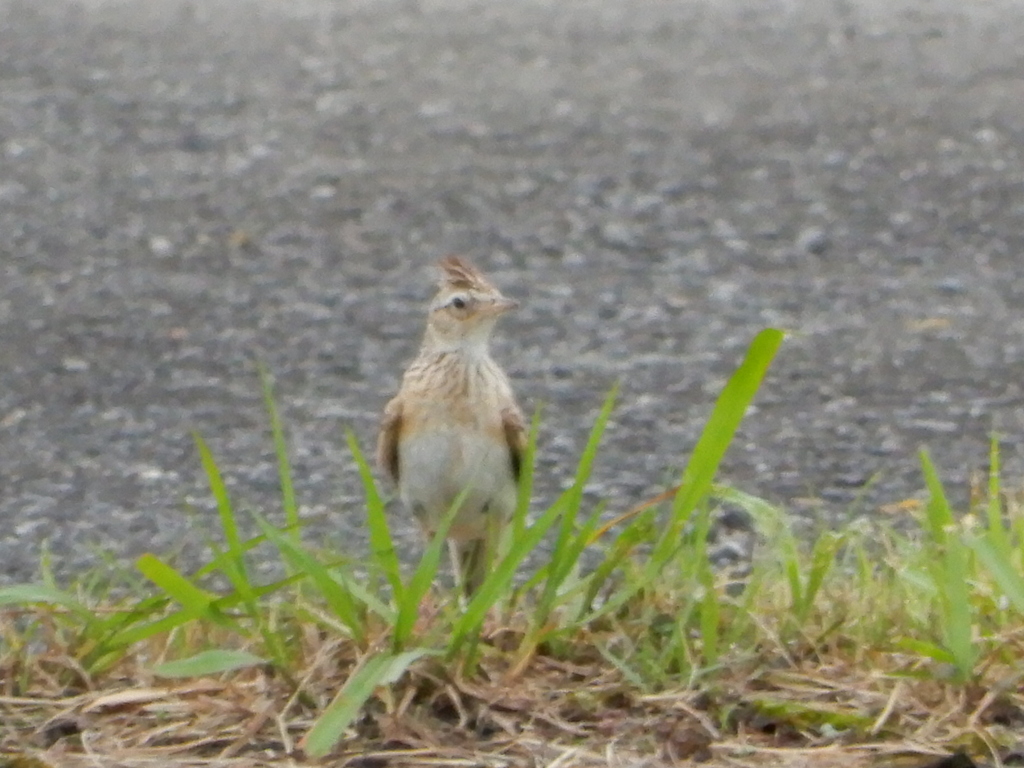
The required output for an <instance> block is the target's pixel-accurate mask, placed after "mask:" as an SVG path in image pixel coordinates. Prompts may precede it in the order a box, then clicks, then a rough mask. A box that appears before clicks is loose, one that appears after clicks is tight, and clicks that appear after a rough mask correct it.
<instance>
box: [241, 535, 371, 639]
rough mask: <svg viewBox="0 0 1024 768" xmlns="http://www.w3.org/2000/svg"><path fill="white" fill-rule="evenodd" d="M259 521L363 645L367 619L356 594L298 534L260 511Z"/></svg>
mask: <svg viewBox="0 0 1024 768" xmlns="http://www.w3.org/2000/svg"><path fill="white" fill-rule="evenodd" d="M254 517H255V519H256V524H257V525H259V527H260V529H261V530H262V531H263V534H264V535H265V536H266V537H267V539H269V540H270V541H271V542H273V544H274V546H276V547H277V548H278V550H279V551H280V552H281V555H282V556H283V557H284V558H285V560H287V562H288V564H289V565H290V566H291V568H292V570H293V571H294V572H295V573H298V574H303V575H305V576H307V577H308V578H309V579H310V580H311V581H312V582H313V584H314V586H315V587H316V588H317V590H319V592H320V594H321V596H322V597H323V599H324V601H325V602H326V603H327V607H328V608H329V609H330V610H331V612H332V613H334V615H335V616H337V617H338V619H340V620H341V622H342V623H343V624H344V625H345V626H346V627H347V628H348V630H349V632H351V633H352V638H353V639H354V640H355V641H356V642H357V643H359V644H360V645H362V644H363V643H364V642H365V640H366V627H365V619H364V616H363V613H362V611H360V609H359V607H358V605H357V603H356V600H355V598H354V597H353V596H352V594H351V593H350V592H349V591H348V590H347V589H346V588H345V585H344V584H343V583H341V582H339V581H337V580H336V579H335V578H334V577H333V576H332V575H331V573H330V571H329V570H328V569H327V567H326V566H324V565H322V564H321V563H320V562H319V561H318V560H317V559H316V558H315V557H313V555H312V554H310V553H309V552H307V551H306V550H305V549H304V548H303V547H302V545H301V544H300V543H299V542H297V541H296V540H295V539H294V538H292V537H289V536H285V535H284V534H283V533H281V532H280V531H278V530H277V529H275V528H274V526H272V525H271V524H270V523H268V522H267V521H266V520H264V519H263V518H262V517H261V516H259V515H254Z"/></svg>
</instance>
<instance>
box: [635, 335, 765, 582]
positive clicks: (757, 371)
mask: <svg viewBox="0 0 1024 768" xmlns="http://www.w3.org/2000/svg"><path fill="white" fill-rule="evenodd" d="M783 338H784V334H783V333H782V331H779V330H776V329H774V328H768V329H765V330H763V331H761V332H760V333H759V334H757V336H756V337H755V338H754V340H753V341H752V342H751V344H750V346H749V348H748V349H747V353H746V355H745V356H744V358H743V362H742V363H740V366H739V368H737V369H736V372H735V373H733V375H732V377H731V378H730V379H729V381H728V383H727V384H726V385H725V388H724V389H723V390H722V393H721V394H720V395H719V396H718V400H717V401H716V402H715V407H714V409H713V410H712V412H711V416H710V417H709V418H708V421H707V424H705V426H704V430H703V432H701V435H700V438H699V439H698V440H697V444H696V446H694V449H693V454H692V455H691V456H690V460H689V461H688V462H687V464H686V469H685V470H684V471H683V477H682V483H681V485H680V488H679V493H678V494H676V498H675V500H674V501H673V503H672V517H671V521H670V524H669V526H668V528H667V530H666V532H665V535H664V536H662V537H661V539H660V540H659V542H658V544H657V545H656V547H655V550H654V553H653V554H652V557H651V561H650V563H651V566H650V570H651V573H650V574H649V576H651V577H653V576H654V572H655V571H657V570H659V569H660V568H661V567H662V566H663V565H664V564H665V563H666V562H667V561H668V560H669V558H670V557H671V555H672V552H673V551H674V550H675V548H676V547H677V546H678V542H679V537H680V535H681V534H682V530H683V527H684V526H685V525H686V522H687V520H688V519H689V517H690V515H691V514H692V513H693V510H694V509H696V508H697V504H699V503H700V500H701V499H703V498H704V496H705V495H706V494H707V493H708V491H709V490H711V483H712V481H713V480H714V477H715V473H716V472H717V471H718V466H719V465H720V464H721V463H722V459H723V458H724V457H725V453H726V451H727V450H728V448H729V444H730V443H731V442H732V439H733V437H734V436H735V434H736V430H737V429H738V428H739V425H740V422H741V421H742V420H743V416H744V415H745V414H746V411H747V408H748V407H749V406H750V403H751V402H752V401H753V399H754V395H756V394H757V390H758V389H759V388H760V386H761V382H762V381H763V379H764V377H765V374H766V373H767V372H768V368H769V366H770V365H771V363H772V360H773V359H774V358H775V354H776V352H778V349H779V346H780V345H781V344H782V340H783Z"/></svg>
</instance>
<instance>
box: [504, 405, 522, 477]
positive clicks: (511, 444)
mask: <svg viewBox="0 0 1024 768" xmlns="http://www.w3.org/2000/svg"><path fill="white" fill-rule="evenodd" d="M501 426H502V428H503V429H504V430H505V442H506V443H508V452H509V456H510V457H511V459H512V474H513V476H514V477H515V478H516V480H519V473H520V471H521V470H522V468H523V454H525V453H526V441H527V435H526V423H525V421H524V420H523V412H522V411H520V410H519V407H518V406H517V405H514V404H513V405H510V406H508V407H507V408H503V409H502V411H501Z"/></svg>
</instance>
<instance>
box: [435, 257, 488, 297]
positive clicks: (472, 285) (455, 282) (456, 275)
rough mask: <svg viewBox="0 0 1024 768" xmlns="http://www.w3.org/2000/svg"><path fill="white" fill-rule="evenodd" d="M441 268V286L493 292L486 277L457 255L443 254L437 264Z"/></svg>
mask: <svg viewBox="0 0 1024 768" xmlns="http://www.w3.org/2000/svg"><path fill="white" fill-rule="evenodd" d="M437 266H438V267H439V268H440V269H441V280H440V282H439V284H440V286H441V288H448V289H453V290H462V291H465V290H470V291H485V292H495V291H496V289H495V287H494V286H493V285H491V284H490V283H489V282H488V281H487V278H486V277H484V276H483V274H481V273H480V272H479V271H478V270H477V269H476V267H474V266H473V265H472V264H470V263H469V262H467V261H464V260H463V259H460V258H459V257H458V256H445V257H444V258H443V259H441V261H439V262H438V265H437Z"/></svg>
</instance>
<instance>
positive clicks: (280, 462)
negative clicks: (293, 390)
mask: <svg viewBox="0 0 1024 768" xmlns="http://www.w3.org/2000/svg"><path fill="white" fill-rule="evenodd" d="M258 365H259V373H260V384H261V385H262V388H263V402H264V405H265V407H266V409H267V415H268V416H269V417H270V433H271V435H272V436H273V440H274V453H275V455H276V456H277V476H278V479H279V482H280V484H281V506H282V507H283V509H284V519H285V523H286V524H287V525H288V528H289V530H291V531H292V532H293V538H295V539H298V538H299V533H300V531H301V528H300V520H299V505H298V502H297V501H296V499H295V487H294V485H293V483H292V469H291V464H290V463H289V461H288V443H287V441H286V440H285V436H284V426H283V425H282V423H281V414H280V413H279V412H278V410H277V404H276V403H275V401H274V383H273V381H272V380H271V377H270V374H269V373H268V372H267V369H266V367H265V366H264V365H263V363H262V362H260V363H258Z"/></svg>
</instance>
